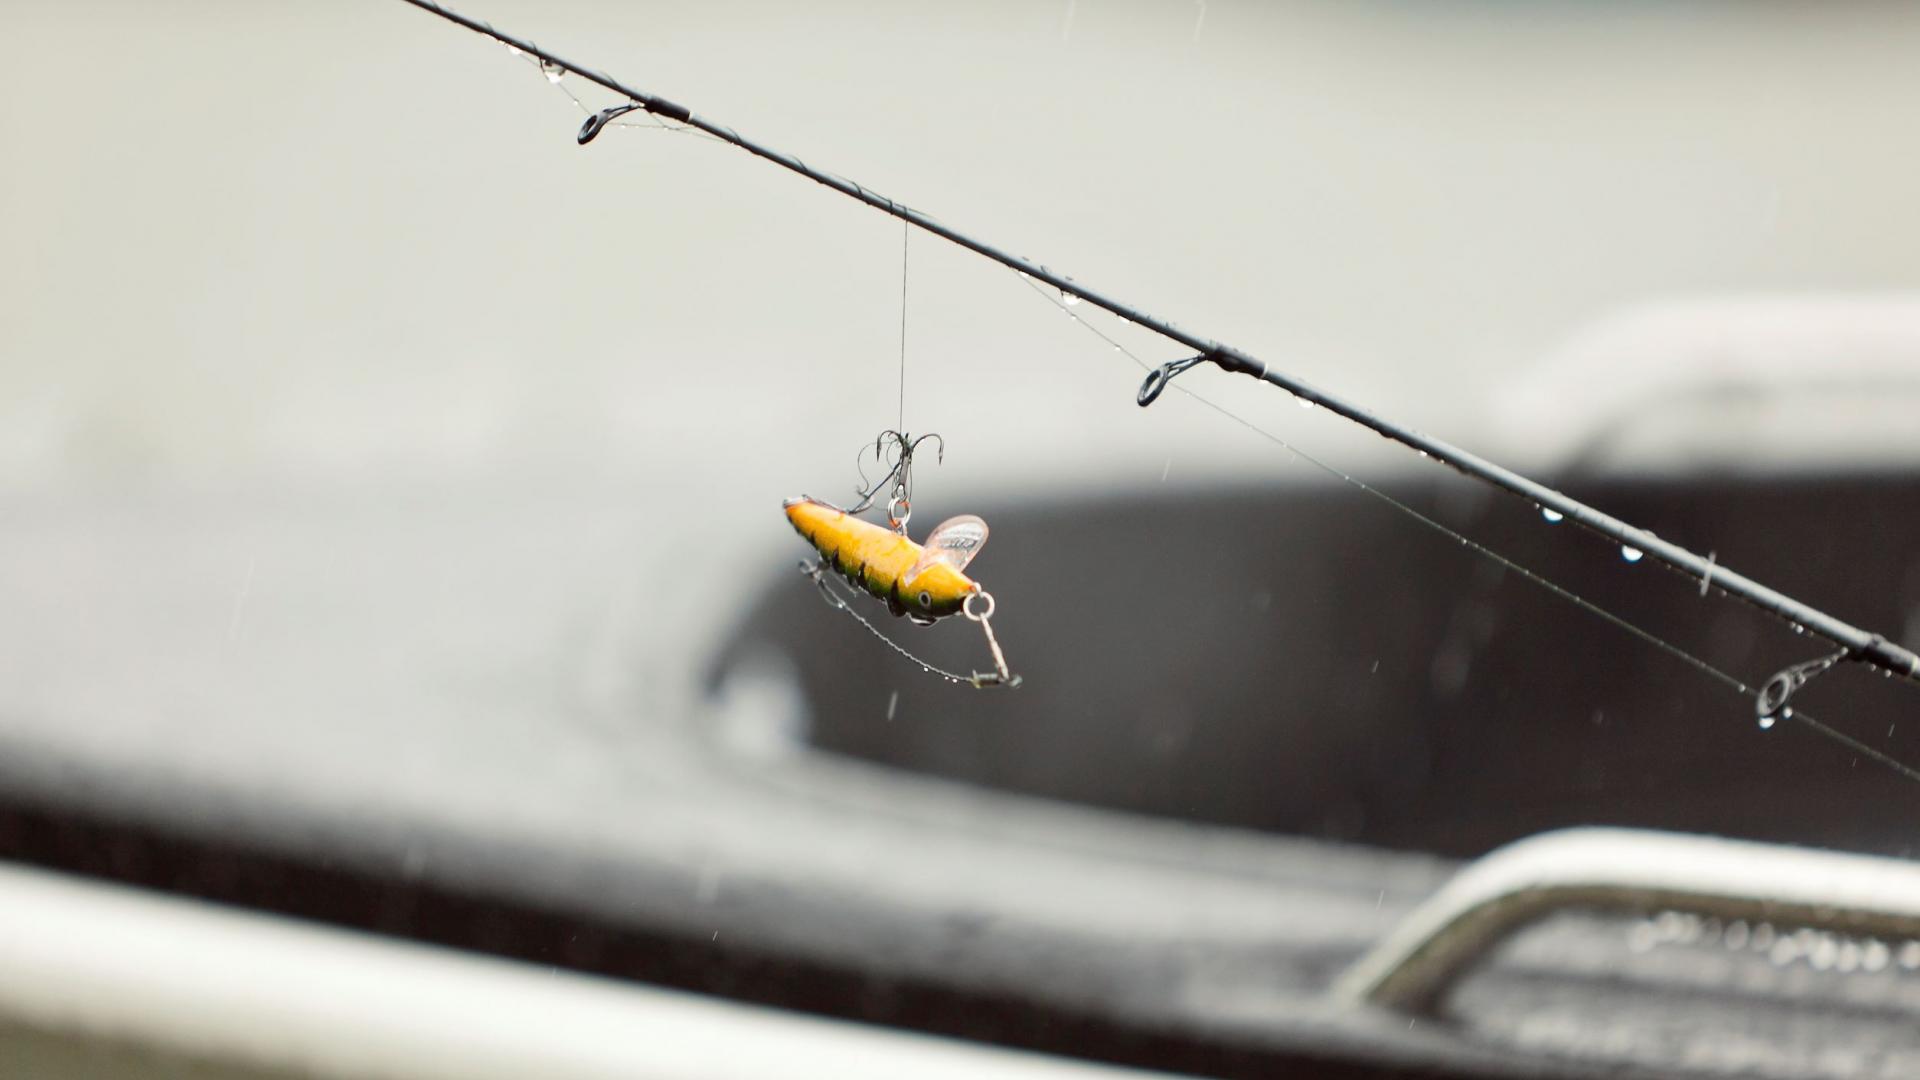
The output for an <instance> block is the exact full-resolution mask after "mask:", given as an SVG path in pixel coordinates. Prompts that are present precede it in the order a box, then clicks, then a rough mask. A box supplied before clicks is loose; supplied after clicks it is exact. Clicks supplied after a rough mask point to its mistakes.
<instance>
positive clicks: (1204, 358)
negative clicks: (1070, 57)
mask: <svg viewBox="0 0 1920 1080" xmlns="http://www.w3.org/2000/svg"><path fill="white" fill-rule="evenodd" d="M405 2H406V3H408V4H411V5H413V6H414V7H417V8H420V9H422V10H424V11H428V12H431V13H433V14H435V15H438V16H439V17H441V18H443V19H446V20H447V21H449V22H452V23H456V24H458V25H460V26H464V27H466V28H467V29H469V30H472V31H474V32H475V33H478V34H481V35H484V36H486V37H489V38H492V39H493V40H495V41H498V42H500V43H501V44H502V45H505V46H507V47H508V48H510V49H515V50H518V51H519V52H522V53H525V54H526V55H528V56H531V57H534V58H536V59H537V60H539V61H540V62H541V64H543V65H551V68H552V69H553V70H555V71H557V72H558V73H560V74H568V73H571V74H574V75H578V76H579V77H581V78H583V79H585V80H587V81H588V82H591V83H594V84H596V85H598V86H600V87H602V88H604V89H606V90H609V91H611V92H613V93H615V94H618V95H620V96H621V97H622V98H624V99H626V104H622V105H616V106H613V107H611V108H608V109H603V110H601V111H600V112H599V113H597V114H594V115H592V116H589V117H588V118H587V121H586V123H585V124H584V125H582V127H581V129H580V134H579V142H580V143H582V144H585V143H587V142H590V141H592V140H593V138H594V137H596V136H597V135H599V133H600V132H601V130H602V129H604V128H605V127H606V125H607V124H608V123H609V122H611V121H612V120H613V118H615V117H617V116H620V115H622V114H624V113H626V112H632V111H640V110H644V111H646V112H648V113H651V114H653V115H655V116H658V117H662V118H665V119H668V120H673V121H676V122H678V123H681V124H684V125H686V126H688V127H690V128H694V129H697V130H699V131H702V132H705V133H706V134H708V135H710V136H712V137H713V138H715V139H718V140H720V141H722V142H727V143H731V144H733V145H734V146H737V147H739V148H740V149H742V150H745V151H747V152H748V153H750V154H752V155H754V156H755V157H760V158H765V159H766V160H768V161H771V162H773V163H774V164H776V165H779V166H781V167H782V168H785V169H789V170H791V171H793V172H796V173H799V174H800V175H801V176H804V177H806V178H807V179H809V180H812V181H814V182H816V183H819V184H824V185H825V186H827V187H830V188H832V189H833V190H835V191H838V192H839V193H841V194H842V195H845V196H847V197H849V198H853V199H858V200H859V201H861V202H863V203H866V204H867V205H868V206H871V207H873V208H874V209H876V210H879V211H881V212H883V213H886V214H890V215H892V216H894V217H896V218H899V219H900V220H902V221H905V222H907V223H908V224H910V225H913V226H915V227H918V228H920V229H924V230H926V231H927V232H930V233H932V234H934V235H935V236H939V237H941V238H943V239H946V240H949V241H951V242H953V243H955V244H958V245H959V246H961V247H963V248H966V249H967V250H969V251H972V252H974V253H975V254H977V255H981V256H984V257H986V258H988V259H992V260H993V261H994V262H997V263H1000V264H1001V265H1003V266H1006V267H1009V268H1011V269H1013V270H1016V271H1018V272H1020V273H1021V274H1024V275H1026V276H1027V277H1028V278H1030V279H1032V280H1034V281H1042V282H1045V283H1046V284H1048V285H1050V286H1052V287H1053V288H1055V289H1058V290H1060V292H1061V293H1062V294H1063V295H1066V296H1076V297H1079V298H1080V299H1081V300H1084V301H1086V302H1087V303H1090V304H1092V305H1094V306H1095V307H1098V308H1101V309H1103V310H1105V311H1107V312H1110V313H1111V314H1113V315H1114V316H1116V317H1117V318H1120V319H1123V320H1125V321H1126V322H1130V323H1132V324H1134V325H1135V326H1139V327H1142V328H1144V329H1147V330H1151V331H1153V332H1154V333H1156V334H1159V335H1160V336H1162V337H1165V338H1167V339H1169V340H1172V341H1175V342H1178V343H1180V344H1181V345H1184V346H1186V347H1187V348H1189V349H1192V350H1194V352H1195V355H1194V356H1191V357H1188V358H1186V359H1183V360H1175V361H1171V362H1169V363H1166V364H1162V365H1160V366H1159V367H1158V368H1156V369H1154V370H1152V371H1151V372H1149V374H1148V375H1147V379H1146V381H1145V382H1144V383H1142V384H1141V386H1140V391H1139V393H1138V395H1137V397H1136V400H1137V401H1138V403H1139V404H1140V405H1141V406H1142V407H1145V406H1148V405H1151V404H1153V402H1154V400H1155V399H1157V398H1158V397H1159V396H1160V393H1161V391H1163V390H1165V389H1166V387H1167V386H1168V384H1169V383H1171V382H1172V380H1173V379H1174V378H1175V377H1176V376H1178V375H1180V374H1181V373H1182V372H1185V371H1187V370H1189V369H1191V368H1194V367H1197V366H1199V365H1201V364H1212V365H1214V366H1215V367H1218V368H1220V369H1221V370H1222V371H1228V372H1238V373H1240V374H1244V375H1250V376H1252V377H1254V378H1256V379H1259V380H1261V381H1263V382H1267V383H1271V384H1272V385H1274V386H1277V387H1279V388H1281V389H1282V390H1285V391H1287V392H1288V393H1290V394H1292V395H1293V396H1294V397H1296V398H1298V399H1300V400H1301V401H1303V402H1310V403H1312V404H1314V405H1318V406H1320V407H1322V408H1325V409H1327V410H1328V411H1330V412H1333V413H1336V414H1338V415H1340V416H1342V417H1345V418H1346V419H1348V420H1351V421H1353V422H1354V423H1356V424H1359V425H1360V426H1362V427H1365V428H1368V429H1370V430H1372V431H1374V432H1375V433H1377V434H1380V435H1383V436H1385V437H1386V438H1389V439H1392V440H1393V441H1394V442H1397V443H1400V444H1402V445H1404V446H1407V447H1410V448H1411V449H1413V450H1416V451H1418V452H1420V453H1421V454H1422V455H1424V456H1426V457H1430V458H1433V459H1434V460H1436V461H1440V462H1444V463H1445V464H1447V465H1449V466H1451V467H1452V468H1454V469H1456V470H1458V471H1459V472H1461V473H1464V474H1466V475H1467V476H1470V477H1473V478H1474V479H1476V480H1480V481H1482V482H1484V483H1488V484H1492V485H1493V486H1495V487H1498V488H1503V489H1505V490H1506V491H1508V492H1511V493H1512V494H1514V495H1518V496H1519V497H1521V498H1523V499H1527V500H1529V501H1531V502H1532V503H1534V504H1535V505H1536V506H1538V507H1539V508H1540V510H1541V512H1542V513H1544V514H1547V515H1548V516H1549V517H1551V518H1553V519H1554V520H1560V519H1565V520H1568V521H1572V522H1575V523H1576V524H1579V525H1582V526H1584V527H1586V528H1587V529H1590V530H1592V531H1593V532H1596V533H1599V534H1600V535H1602V536H1604V537H1607V538H1608V539H1610V540H1612V541H1614V542H1615V543H1617V544H1619V545H1620V546H1621V550H1622V552H1623V553H1638V555H1630V556H1629V557H1632V558H1638V557H1639V555H1644V556H1648V557H1651V558H1653V559H1654V560H1655V561H1657V562H1661V563H1664V564H1666V565H1667V566H1669V567H1671V568H1673V569H1674V570H1677V571H1679V572H1680V573H1682V574H1685V575H1686V576H1688V577H1691V578H1695V579H1697V580H1698V581H1699V582H1700V587H1701V591H1702V592H1703V593H1704V592H1705V591H1706V590H1707V589H1708V588H1710V587H1711V588H1716V589H1719V590H1720V591H1722V592H1723V593H1726V594H1727V595H1729V596H1734V597H1737V598H1739V599H1741V600H1743V601H1745V602H1747V603H1749V604H1751V605H1753V606H1754V607H1757V608H1759V609H1760V610H1762V611H1765V612H1767V613H1769V614H1771V615H1774V616H1776V617H1777V618H1780V619H1783V620H1785V621H1786V622H1788V623H1790V624H1792V625H1794V626H1796V627H1803V628H1805V630H1806V631H1807V632H1809V633H1813V634H1817V635H1819V636H1820V637H1823V638H1826V639H1827V640H1829V641H1831V642H1833V643H1834V644H1836V645H1839V646H1840V647H1841V651H1840V652H1838V653H1836V654H1834V655H1832V656H1830V657H1821V658H1818V659H1816V660H1811V661H1808V662H1806V663H1802V664H1795V665H1792V666H1791V667H1788V668H1786V669H1783V670H1782V671H1780V672H1778V673H1776V674H1775V675H1774V676H1773V677H1772V678H1771V679H1769V680H1768V681H1767V682H1766V683H1765V684H1764V685H1763V686H1762V688H1761V690H1760V692H1759V694H1758V695H1757V696H1756V702H1755V710H1756V711H1757V712H1759V713H1760V714H1761V715H1762V716H1763V717H1767V716H1772V715H1773V714H1774V713H1775V712H1777V711H1779V710H1781V709H1783V708H1785V707H1786V704H1787V701H1788V699H1789V698H1791V697H1792V695H1793V694H1794V692H1795V691H1797V690H1798V689H1799V688H1800V687H1801V686H1802V685H1804V684H1805V683H1806V682H1807V681H1808V680H1809V679H1811V678H1812V677H1813V676H1814V675H1817V674H1819V673H1820V672H1822V671H1825V670H1826V669H1827V668H1829V667H1831V666H1833V665H1834V664H1835V663H1838V662H1840V661H1843V660H1845V661H1853V662H1857V663H1863V664H1867V665H1870V666H1872V667H1876V668H1879V669H1880V670H1881V671H1882V672H1885V673H1887V674H1889V675H1897V676H1899V677H1901V678H1903V679H1907V680H1911V681H1920V655H1915V654H1914V653H1913V652H1910V651H1909V650H1907V649H1904V648H1902V647H1900V646H1899V645H1896V644H1894V643H1893V642H1891V641H1888V640H1887V639H1886V638H1885V637H1882V636H1881V635H1879V634H1876V633H1873V632H1872V631H1869V630H1865V629H1862V628H1860V627H1857V626H1854V625H1853V624H1851V623H1849V622H1846V621H1845V620H1843V619H1839V618H1836V617H1835V616H1833V615H1829V614H1828V613H1827V612H1825V611H1822V610H1821V609H1819V608H1816V607H1813V606H1812V605H1810V604H1806V603H1803V602H1801V601H1799V600H1796V599H1794V598H1793V597H1791V596H1788V595H1787V594H1785V593H1783V592H1780V591H1779V590H1777V589H1773V588H1770V587H1769V586H1767V585H1764V584H1762V583H1760V582H1758V581H1755V580H1753V579H1752V578H1749V577H1747V576H1746V575H1744V574H1741V573H1739V572H1737V571H1735V570H1732V569H1729V568H1727V567H1725V566H1722V565H1720V564H1719V563H1718V561H1717V560H1716V559H1715V558H1713V557H1711V556H1708V557H1702V556H1700V555H1697V554H1695V553H1693V552H1692V551H1690V550H1688V549H1687V548H1684V547H1681V546H1680V545H1678V544H1675V543H1672V542H1670V541H1667V540H1663V539H1661V538H1660V537H1658V536H1656V535H1654V534H1653V533H1651V532H1648V531H1647V530H1645V529H1641V528H1638V527H1636V526H1633V525H1630V524H1628V523H1627V522H1624V521H1622V520H1620V519H1619V518H1616V517H1614V516H1612V515H1611V514H1607V513H1605V512H1603V511H1601V510H1598V509H1596V508H1594V507H1592V506H1589V505H1587V504H1586V503H1583V502H1581V501H1580V500H1578V499H1575V498H1573V497H1571V496H1569V495H1566V494H1563V493H1562V492H1559V491H1556V490H1555V489H1553V488H1550V487H1548V486H1546V485H1545V484H1542V483H1539V482H1537V481H1535V480H1531V479H1529V478H1527V477H1525V476H1522V475H1521V474H1519V473H1517V472H1514V471H1513V470H1512V469H1508V468H1506V467H1505V466H1502V465H1499V464H1496V463H1495V462H1492V461H1489V460H1487V459H1485V458H1483V457H1480V456H1479V455H1477V454H1473V453H1471V452H1469V451H1467V450H1463V449H1461V448H1459V447H1457V446H1454V445H1452V444H1451V443H1448V442H1445V441H1442V440H1440V439H1436V438H1434V437H1433V436H1431V435H1428V434H1426V433H1425V432H1422V431H1419V430H1417V429H1415V428H1411V427H1408V426H1406V425H1405V424H1401V423H1398V422H1396V421H1394V420H1392V419H1390V418H1388V417H1384V416H1381V415H1379V414H1378V413H1376V412H1374V411H1373V410H1371V409H1368V408H1366V407H1365V406H1362V405H1359V404H1357V403H1355V402H1351V401H1348V400H1346V399H1344V398H1341V397H1338V396H1336V395H1334V394H1330V393H1327V392H1326V391H1324V390H1321V389H1319V388H1318V387H1315V386H1312V385H1310V384H1308V383H1306V382H1304V381H1302V380H1300V379H1298V378H1295V377H1294V376H1292V375H1289V374H1287V373H1286V372H1284V371H1279V370H1276V369H1274V368H1271V367H1269V366H1268V365H1267V364H1266V362H1265V361H1262V360H1260V359H1259V358H1257V357H1254V356H1252V355H1250V354H1248V353H1246V352H1243V351H1241V350H1239V349H1236V348H1234V347H1233V346H1231V345H1226V344H1223V343H1221V342H1218V341H1215V340H1213V339H1212V338H1208V337H1205V336H1203V335H1200V334H1196V333H1193V332H1191V331H1188V330H1184V329H1182V328H1181V327H1179V326H1177V325H1175V324H1174V323H1172V322H1169V321H1167V320H1166V319H1162V318H1160V317H1159V316H1157V315H1154V314H1152V313H1150V312H1147V311H1144V310H1142V309H1140V308H1138V307H1135V306H1133V305H1132V304H1128V303H1125V302H1123V301H1121V300H1119V299H1117V298H1115V297H1112V296H1108V295H1106V294H1105V293H1102V292H1100V291H1098V290H1096V289H1092V288H1089V287H1087V286H1086V285H1084V284H1082V283H1080V282H1078V281H1075V280H1073V279H1071V278H1068V277H1066V276H1064V275H1061V274H1056V273H1054V272H1053V271H1051V270H1049V269H1047V268H1046V267H1045V266H1043V265H1040V264H1038V263H1034V262H1031V261H1029V260H1027V259H1025V258H1022V257H1021V256H1018V255H1014V254H1011V253H1009V252H1007V251H1003V250H1001V249H1000V248H998V247H995V246H994V245H992V244H989V243H987V242H986V241H984V240H979V239H976V238H975V237H973V236H970V235H968V234H966V233H964V232H961V231H960V230H958V229H955V228H952V227H950V226H948V225H944V224H942V223H941V222H939V221H938V220H936V219H934V218H932V217H929V216H928V215H926V214H924V213H922V212H920V211H918V210H915V209H913V208H912V207H910V206H906V205H904V204H902V203H899V202H896V201H894V200H893V199H890V198H888V197H886V196H884V195H881V194H880V193H879V192H876V191H873V190H871V189H869V188H867V187H864V186H862V185H860V184H857V183H855V182H854V181H852V180H848V179H846V178H845V177H842V176H838V175H835V174H833V173H830V172H825V171H823V170H821V169H817V168H815V167H813V166H811V165H808V164H807V163H806V162H804V161H802V160H800V159H799V158H797V157H794V156H793V155H791V154H788V153H784V152H782V151H779V150H776V149H774V148H772V147H770V146H767V145H766V144H764V143H760V142H757V141H755V140H753V139H750V138H747V137H746V136H744V135H742V134H740V133H739V132H737V131H735V130H734V129H733V128H731V127H728V126H727V125H725V124H721V123H718V122H716V121H713V120H709V119H708V118H706V117H704V116H701V115H699V114H697V113H695V112H694V111H693V110H691V109H689V108H687V107H686V106H684V105H680V104H677V103H675V102H673V101H670V100H668V99H666V98H663V97H660V96H658V95H655V94H649V93H644V92H642V91H640V90H636V89H634V88H633V87H631V86H628V85H627V84H625V83H623V82H621V81H620V80H618V79H616V78H614V77H612V76H611V75H608V74H606V73H604V72H599V71H595V70H593V69H591V68H588V67H585V66H583V65H580V64H575V63H574V62H572V61H571V60H567V59H565V58H563V57H561V56H559V55H557V54H556V53H554V52H552V51H551V50H549V49H544V48H541V47H540V46H538V45H535V44H534V43H533V42H531V41H528V40H526V39H524V38H519V37H515V36H514V35H512V34H509V33H506V32H504V31H501V30H496V29H494V28H493V26H492V25H491V24H490V23H486V22H482V21H480V20H478V19H473V18H469V17H468V16H465V15H462V14H460V13H459V12H457V11H453V10H450V9H449V8H447V7H445V6H443V5H441V4H439V3H436V2H434V0H405Z"/></svg>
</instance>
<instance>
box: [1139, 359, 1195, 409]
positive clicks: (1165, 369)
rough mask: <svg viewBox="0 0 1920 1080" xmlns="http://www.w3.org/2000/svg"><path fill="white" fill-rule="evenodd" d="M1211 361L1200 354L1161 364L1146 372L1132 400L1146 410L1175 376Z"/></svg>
mask: <svg viewBox="0 0 1920 1080" xmlns="http://www.w3.org/2000/svg"><path fill="white" fill-rule="evenodd" d="M1211 359H1213V357H1211V356H1209V355H1207V354H1206V353H1201V354H1200V355H1199V356H1189V357H1187V358H1186V359H1185V360H1169V361H1168V362H1166V363H1164V364H1161V365H1160V366H1159V367H1157V368H1154V369H1153V370H1152V371H1149V372H1147V379H1146V381H1145V382H1143V383H1141V384H1140V393H1138V394H1136V395H1135V396H1134V399H1133V400H1134V401H1136V402H1138V403H1139V404H1140V407H1141V408H1143V409H1144V408H1146V407H1147V406H1149V405H1151V404H1153V403H1154V402H1155V401H1156V400H1158V399H1159V397H1160V392H1161V391H1162V390H1165V389H1166V388H1167V384H1168V383H1170V382H1172V381H1173V377H1174V376H1175V375H1178V374H1180V373H1181V372H1183V371H1186V370H1187V369H1189V368H1192V367H1197V366H1198V365H1200V364H1204V363H1206V362H1207V361H1208V360H1211Z"/></svg>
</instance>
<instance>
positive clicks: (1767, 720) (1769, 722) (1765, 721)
mask: <svg viewBox="0 0 1920 1080" xmlns="http://www.w3.org/2000/svg"><path fill="white" fill-rule="evenodd" d="M1771 727H1773V717H1771V716H1763V717H1761V718H1760V730H1761V731H1766V730H1767V729H1769V728H1771Z"/></svg>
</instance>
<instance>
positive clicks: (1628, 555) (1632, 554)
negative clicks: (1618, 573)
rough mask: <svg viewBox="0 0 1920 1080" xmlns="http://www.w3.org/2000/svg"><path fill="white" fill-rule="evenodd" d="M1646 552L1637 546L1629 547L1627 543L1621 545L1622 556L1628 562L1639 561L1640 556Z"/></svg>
mask: <svg viewBox="0 0 1920 1080" xmlns="http://www.w3.org/2000/svg"><path fill="white" fill-rule="evenodd" d="M1645 554H1646V552H1644V551H1641V550H1640V549H1639V548H1637V547H1628V546H1627V545H1625V544H1621V545H1620V557H1621V558H1623V559H1625V560H1627V561H1628V562H1639V561H1640V557H1641V556H1642V555H1645Z"/></svg>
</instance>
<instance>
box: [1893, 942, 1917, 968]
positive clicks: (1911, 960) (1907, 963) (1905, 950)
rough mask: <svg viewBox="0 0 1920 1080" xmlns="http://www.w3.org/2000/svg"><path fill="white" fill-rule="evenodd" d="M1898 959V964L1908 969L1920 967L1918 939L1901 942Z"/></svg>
mask: <svg viewBox="0 0 1920 1080" xmlns="http://www.w3.org/2000/svg"><path fill="white" fill-rule="evenodd" d="M1898 960H1899V962H1900V966H1901V967H1903V968H1905V969H1906V970H1908V971H1913V970H1915V969H1920V941H1907V942H1903V943H1902V944H1901V946H1900V955H1899V957H1898Z"/></svg>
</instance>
